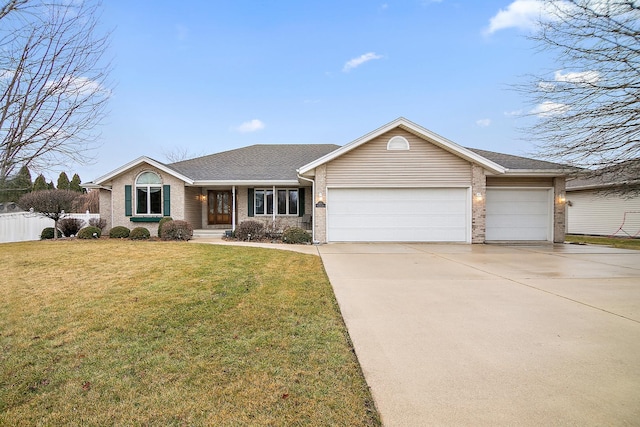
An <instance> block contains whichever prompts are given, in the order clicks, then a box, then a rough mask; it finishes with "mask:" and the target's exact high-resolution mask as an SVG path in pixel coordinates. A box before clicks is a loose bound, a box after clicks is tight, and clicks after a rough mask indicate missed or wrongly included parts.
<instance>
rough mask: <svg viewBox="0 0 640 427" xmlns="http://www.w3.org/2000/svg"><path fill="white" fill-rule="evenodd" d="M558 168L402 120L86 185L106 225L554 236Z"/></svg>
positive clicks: (427, 237)
mask: <svg viewBox="0 0 640 427" xmlns="http://www.w3.org/2000/svg"><path fill="white" fill-rule="evenodd" d="M566 173H567V170H566V169H565V168H564V167H563V166H562V165H559V164H556V163H550V162H545V161H540V160H535V159H529V158H524V157H518V156H512V155H507V154H501V153H494V152H491V151H485V150H477V149H472V148H465V147H462V146H460V145H458V144H456V143H454V142H452V141H450V140H448V139H446V138H444V137H442V136H440V135H437V134H435V133H433V132H431V131H429V130H427V129H425V128H423V127H421V126H419V125H417V124H415V123H413V122H411V121H409V120H407V119H405V118H398V119H396V120H394V121H392V122H390V123H388V124H386V125H384V126H382V127H380V128H378V129H376V130H374V131H372V132H370V133H368V134H366V135H364V136H362V137H360V138H358V139H356V140H355V141H352V142H350V143H348V144H346V145H343V146H338V145H331V144H300V145H252V146H249V147H244V148H239V149H235V150H230V151H225V152H222V153H216V154H212V155H209V156H204V157H198V158H195V159H192V160H185V161H181V162H177V163H172V164H165V163H161V162H159V161H156V160H153V159H151V158H149V157H141V158H138V159H136V160H133V161H131V162H129V163H127V164H125V165H123V166H121V167H119V168H117V169H116V170H114V171H112V172H110V173H108V174H106V175H104V176H102V177H100V178H98V179H96V180H94V181H93V182H91V183H88V184H86V185H85V187H86V188H89V189H94V190H98V191H100V214H101V216H102V217H103V218H105V219H106V220H107V223H108V224H107V228H110V227H113V226H117V225H123V226H127V227H129V228H132V227H134V226H138V225H144V226H146V227H147V228H149V229H150V231H152V232H155V231H156V229H157V223H158V221H159V220H160V218H161V217H163V216H171V217H173V219H182V220H186V221H188V222H190V223H191V224H192V226H193V227H194V228H195V229H207V228H224V229H235V227H236V225H237V224H239V223H240V222H242V221H245V220H247V219H255V220H261V221H265V222H270V223H271V224H273V223H277V225H278V227H285V226H287V225H296V226H304V227H306V228H307V229H308V230H310V231H311V232H312V233H313V239H314V241H315V242H318V243H326V242H382V241H384V242H390V241H392V242H462V243H483V242H487V241H544V242H562V241H564V236H565V203H564V199H565V175H566Z"/></svg>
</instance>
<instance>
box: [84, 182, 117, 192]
mask: <svg viewBox="0 0 640 427" xmlns="http://www.w3.org/2000/svg"><path fill="white" fill-rule="evenodd" d="M80 187H82V188H86V189H87V190H111V186H107V185H98V184H96V183H94V182H87V183H86V184H80Z"/></svg>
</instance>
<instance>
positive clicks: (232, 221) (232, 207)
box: [231, 185, 236, 231]
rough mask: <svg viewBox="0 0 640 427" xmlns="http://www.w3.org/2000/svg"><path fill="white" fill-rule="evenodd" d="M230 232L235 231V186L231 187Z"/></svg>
mask: <svg viewBox="0 0 640 427" xmlns="http://www.w3.org/2000/svg"><path fill="white" fill-rule="evenodd" d="M231 230H232V231H236V186H235V185H233V186H232V187H231Z"/></svg>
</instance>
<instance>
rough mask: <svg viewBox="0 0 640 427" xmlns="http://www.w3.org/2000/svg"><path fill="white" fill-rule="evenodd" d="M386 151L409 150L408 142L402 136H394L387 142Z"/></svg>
mask: <svg viewBox="0 0 640 427" xmlns="http://www.w3.org/2000/svg"><path fill="white" fill-rule="evenodd" d="M387 150H409V141H407V138H405V137H403V136H394V137H393V138H391V139H390V140H389V142H387Z"/></svg>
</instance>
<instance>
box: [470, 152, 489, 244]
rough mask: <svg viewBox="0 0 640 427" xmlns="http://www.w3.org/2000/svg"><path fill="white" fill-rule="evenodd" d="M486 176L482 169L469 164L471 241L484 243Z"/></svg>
mask: <svg viewBox="0 0 640 427" xmlns="http://www.w3.org/2000/svg"><path fill="white" fill-rule="evenodd" d="M486 199H487V177H486V175H485V174H484V169H483V168H482V167H481V166H478V165H476V164H472V165H471V243H484V241H485V232H486Z"/></svg>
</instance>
